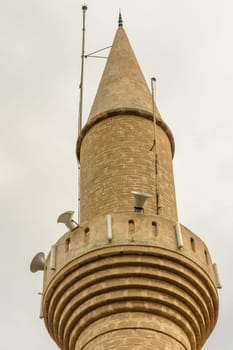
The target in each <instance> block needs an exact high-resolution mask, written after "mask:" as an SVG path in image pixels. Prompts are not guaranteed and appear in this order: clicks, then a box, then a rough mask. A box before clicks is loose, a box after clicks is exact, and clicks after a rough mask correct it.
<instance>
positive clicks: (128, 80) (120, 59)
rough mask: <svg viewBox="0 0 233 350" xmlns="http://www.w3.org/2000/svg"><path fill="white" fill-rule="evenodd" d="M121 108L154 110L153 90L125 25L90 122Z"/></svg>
mask: <svg viewBox="0 0 233 350" xmlns="http://www.w3.org/2000/svg"><path fill="white" fill-rule="evenodd" d="M119 109H120V110H127V109H129V110H137V111H140V112H143V111H146V112H147V113H148V112H149V113H152V99H151V92H150V90H149V88H148V86H147V83H146V81H145V78H144V76H143V74H142V71H141V69H140V67H139V64H138V62H137V59H136V57H135V54H134V52H133V50H132V48H131V45H130V43H129V40H128V38H127V35H126V33H125V30H124V29H123V27H122V26H120V27H119V28H118V30H117V32H116V35H115V39H114V42H113V45H112V49H111V51H110V54H109V58H108V60H107V63H106V66H105V69H104V73H103V76H102V79H101V81H100V84H99V88H98V91H97V94H96V97H95V100H94V103H93V106H92V109H91V112H90V116H89V121H90V120H93V119H95V118H96V117H97V116H99V115H100V114H103V113H108V112H114V111H116V110H119ZM156 114H157V118H158V119H161V117H160V116H159V113H158V112H157V113H156Z"/></svg>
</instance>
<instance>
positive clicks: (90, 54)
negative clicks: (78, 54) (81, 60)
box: [85, 46, 112, 58]
mask: <svg viewBox="0 0 233 350" xmlns="http://www.w3.org/2000/svg"><path fill="white" fill-rule="evenodd" d="M111 47H112V46H107V47H104V48H103V49H100V50H97V51H94V52H91V53H89V54H87V55H85V58H87V57H90V56H92V55H94V54H95V53H98V52H101V51H104V50H107V49H110V48H111Z"/></svg>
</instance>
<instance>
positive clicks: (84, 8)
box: [78, 5, 87, 135]
mask: <svg viewBox="0 0 233 350" xmlns="http://www.w3.org/2000/svg"><path fill="white" fill-rule="evenodd" d="M82 10H83V28H82V32H83V33H82V55H81V78H80V85H79V89H80V97H79V125H78V135H80V132H81V129H82V116H83V76H84V60H85V32H86V10H87V6H86V5H83V6H82Z"/></svg>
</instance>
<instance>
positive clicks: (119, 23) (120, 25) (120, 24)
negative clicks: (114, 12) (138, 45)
mask: <svg viewBox="0 0 233 350" xmlns="http://www.w3.org/2000/svg"><path fill="white" fill-rule="evenodd" d="M120 27H123V20H122V16H121V10H120V9H119V17H118V28H120Z"/></svg>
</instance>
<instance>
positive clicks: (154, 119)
mask: <svg viewBox="0 0 233 350" xmlns="http://www.w3.org/2000/svg"><path fill="white" fill-rule="evenodd" d="M155 82H156V78H151V97H152V113H153V124H154V143H153V146H152V148H151V150H152V149H153V148H154V150H155V151H154V154H155V203H156V214H157V215H159V210H160V207H159V186H158V154H157V135H156V124H157V121H156V110H155V86H154V85H155Z"/></svg>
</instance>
